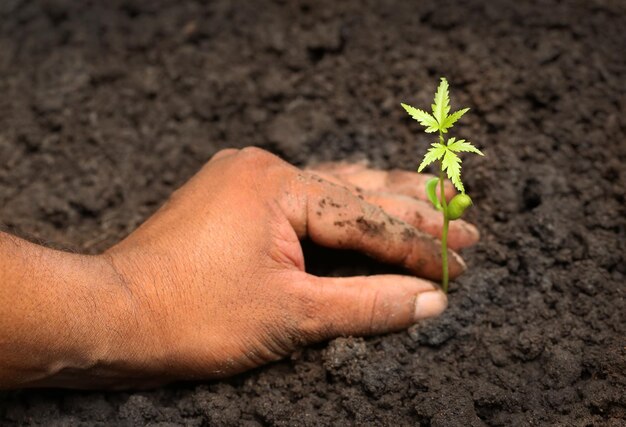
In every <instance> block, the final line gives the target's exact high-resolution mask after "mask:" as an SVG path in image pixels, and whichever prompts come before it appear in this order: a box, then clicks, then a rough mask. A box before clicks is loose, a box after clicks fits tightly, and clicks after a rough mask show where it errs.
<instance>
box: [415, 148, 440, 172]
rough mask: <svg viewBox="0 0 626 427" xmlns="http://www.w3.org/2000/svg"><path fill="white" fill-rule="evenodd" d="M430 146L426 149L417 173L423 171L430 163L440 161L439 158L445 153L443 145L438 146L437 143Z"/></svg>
mask: <svg viewBox="0 0 626 427" xmlns="http://www.w3.org/2000/svg"><path fill="white" fill-rule="evenodd" d="M431 145H432V147H431V148H429V149H428V151H427V152H426V154H425V155H424V160H422V163H420V166H419V168H417V171H418V172H421V171H423V170H424V168H425V167H426V166H428V165H429V164H431V163H432V162H434V161H436V160H441V158H442V157H443V155H444V154H445V153H446V151H447V150H446V146H445V145H443V144H439V143H438V142H436V143H434V144H431Z"/></svg>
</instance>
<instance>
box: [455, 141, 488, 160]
mask: <svg viewBox="0 0 626 427" xmlns="http://www.w3.org/2000/svg"><path fill="white" fill-rule="evenodd" d="M448 150H451V151H454V152H456V153H476V154H478V155H480V156H484V154H483V153H482V152H481V151H480V150H479V149H478V148H476V147H474V146H473V145H472V143H471V142H469V141H465V140H464V139H459V140H458V141H454V138H450V139H449V140H448Z"/></svg>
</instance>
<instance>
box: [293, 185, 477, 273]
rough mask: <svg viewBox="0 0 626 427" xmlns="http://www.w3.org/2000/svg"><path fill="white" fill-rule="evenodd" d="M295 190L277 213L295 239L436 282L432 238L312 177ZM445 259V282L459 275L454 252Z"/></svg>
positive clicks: (438, 269) (436, 248) (436, 251)
mask: <svg viewBox="0 0 626 427" xmlns="http://www.w3.org/2000/svg"><path fill="white" fill-rule="evenodd" d="M298 186H299V188H298V189H297V193H298V194H303V196H302V197H300V198H295V199H291V201H294V200H295V202H294V203H283V209H284V211H285V213H286V215H287V217H288V219H289V221H290V223H291V224H292V226H293V228H294V229H295V230H296V232H297V233H298V235H299V237H304V236H309V237H310V238H311V240H313V242H315V243H317V244H320V245H323V246H327V247H331V248H336V249H353V250H358V251H361V252H364V253H365V254H367V255H369V256H371V257H373V258H376V259H378V260H380V261H382V262H385V263H390V264H398V265H401V266H403V267H405V268H406V269H408V270H409V271H411V272H413V273H415V274H416V275H418V276H420V277H424V278H428V279H432V280H439V279H441V276H442V266H441V264H442V260H441V243H440V242H439V241H438V240H436V239H435V238H433V237H431V236H430V235H428V234H426V233H423V232H421V231H419V230H417V229H416V228H415V227H413V226H411V225H410V224H407V223H406V222H404V221H401V220H399V219H397V218H394V217H392V216H390V215H389V214H387V213H386V212H385V211H384V210H383V209H381V208H380V207H378V206H374V205H372V204H370V203H367V202H366V201H365V200H363V199H361V198H359V197H358V196H355V195H354V194H352V192H351V191H350V190H348V189H347V188H344V187H341V186H338V185H335V184H333V183H330V182H328V181H326V180H324V179H322V178H319V177H317V176H315V175H307V176H304V177H303V179H301V180H300V181H299V183H298ZM448 258H449V260H450V262H449V274H450V277H456V276H458V275H459V274H461V273H462V272H463V271H464V270H465V264H464V262H463V260H462V259H461V257H460V256H458V255H457V254H456V253H455V252H453V251H451V250H448Z"/></svg>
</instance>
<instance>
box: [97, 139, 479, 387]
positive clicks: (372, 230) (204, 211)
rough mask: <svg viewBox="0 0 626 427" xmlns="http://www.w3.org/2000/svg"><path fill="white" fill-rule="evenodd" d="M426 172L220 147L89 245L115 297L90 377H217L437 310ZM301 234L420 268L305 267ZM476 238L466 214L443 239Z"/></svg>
mask: <svg viewBox="0 0 626 427" xmlns="http://www.w3.org/2000/svg"><path fill="white" fill-rule="evenodd" d="M426 179H428V176H426V175H418V174H415V173H410V172H400V171H395V172H389V173H387V172H382V171H374V170H370V169H367V168H366V167H365V166H363V165H347V164H330V165H320V166H319V167H318V168H317V170H307V171H302V170H299V169H297V168H295V167H294V166H291V165H289V164H288V163H286V162H284V161H282V160H280V159H279V158H278V157H276V156H274V155H272V154H270V153H268V152H266V151H263V150H260V149H256V148H246V149H243V150H234V149H228V150H223V151H220V152H219V153H217V154H216V155H215V156H214V157H213V158H212V159H211V160H210V161H209V162H208V163H207V164H206V165H205V166H204V167H203V168H202V170H200V171H199V172H198V174H197V175H196V176H194V177H193V178H192V179H191V180H190V181H189V182H188V183H186V184H185V185H184V186H183V187H182V188H180V189H179V190H178V191H176V192H175V193H174V194H173V195H172V197H171V198H170V200H169V201H168V202H167V203H166V204H165V205H164V206H163V207H162V208H161V209H160V210H159V211H158V212H157V213H156V214H155V215H154V216H152V217H151V218H150V219H148V220H147V221H146V222H145V223H144V224H143V225H142V226H141V227H139V228H138V229H137V230H136V231H135V232H133V233H132V234H131V235H129V236H128V237H127V238H126V239H124V240H123V241H122V242H120V243H119V244H117V245H115V246H114V247H112V248H111V249H110V250H108V251H107V252H106V253H105V254H103V257H104V258H106V259H107V260H108V261H109V262H110V263H111V265H112V266H114V267H115V269H116V271H117V272H118V274H119V277H120V279H121V282H122V284H123V287H124V289H125V290H126V291H127V292H126V296H127V298H128V301H129V302H128V304H126V305H124V307H126V309H125V310H124V311H123V313H121V314H119V315H118V316H116V318H118V319H119V321H120V322H121V324H122V325H123V326H120V325H115V327H112V330H115V335H116V337H115V338H114V340H113V343H112V344H111V346H110V351H109V352H108V354H107V357H106V358H104V360H102V361H101V363H100V364H99V367H98V368H97V369H94V370H92V372H91V376H92V381H93V382H92V384H98V386H110V387H127V386H132V387H135V386H151V385H156V384H160V383H164V382H168V381H171V380H176V379H201V378H216V377H224V376H228V375H232V374H235V373H238V372H242V371H244V370H247V369H250V368H253V367H255V366H259V365H262V364H264V363H267V362H270V361H273V360H277V359H280V358H282V357H284V356H286V355H288V354H290V353H291V352H293V351H294V350H295V349H296V348H297V347H299V346H302V345H306V344H308V343H313V342H316V341H321V340H325V339H330V338H333V337H336V336H340V335H369V334H377V333H384V332H388V331H395V330H399V329H402V328H406V327H408V326H409V325H411V324H413V323H415V322H417V321H419V320H420V319H423V318H427V317H431V316H436V315H438V314H440V313H441V312H442V311H443V310H444V309H445V307H446V304H447V299H446V296H445V295H444V294H443V293H442V292H441V291H440V290H438V288H437V286H436V285H435V284H433V283H431V282H429V281H428V280H425V279H432V280H437V279H440V275H441V262H440V261H441V260H440V258H441V257H440V251H441V249H440V245H439V242H438V240H436V239H435V238H433V237H431V236H430V235H434V236H437V235H439V233H440V232H441V226H442V224H441V222H442V221H441V216H440V214H439V213H438V212H437V211H435V210H434V209H432V208H431V207H430V206H429V205H428V203H426V202H424V201H423V200H424V199H426V195H425V194H424V191H423V188H424V185H423V183H424V181H425V180H426ZM448 193H449V194H448V195H449V196H451V195H452V193H453V190H452V189H451V188H450V189H448ZM378 206H382V208H380V207H378ZM383 208H384V210H383ZM390 214H391V215H390ZM392 215H393V216H392ZM307 236H308V237H309V238H310V239H311V240H312V241H314V242H315V243H317V244H320V245H323V246H327V247H331V248H341V249H353V250H358V251H362V252H364V253H366V254H368V255H370V256H371V257H373V258H376V259H378V260H380V261H383V262H387V263H393V264H398V265H401V266H403V267H404V268H406V269H407V270H408V271H409V272H411V273H413V274H414V275H416V276H419V277H420V278H417V277H414V276H410V275H406V276H403V275H379V276H369V277H347V278H322V277H315V276H312V275H310V274H307V273H306V272H305V271H304V257H303V253H302V249H301V245H300V239H302V238H304V237H307ZM477 240H478V232H477V231H476V229H475V228H474V227H473V226H471V225H469V224H467V223H464V222H463V221H456V222H454V223H453V225H452V227H451V231H450V247H452V248H457V249H458V248H461V247H465V246H469V245H471V244H474V243H475V242H476V241H477ZM449 258H450V267H449V268H450V276H451V277H456V276H458V275H459V274H461V273H462V271H463V270H464V269H465V266H464V264H463V261H462V260H461V258H460V257H459V256H458V255H457V254H456V253H454V252H450V256H449Z"/></svg>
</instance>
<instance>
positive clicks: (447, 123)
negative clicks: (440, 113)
mask: <svg viewBox="0 0 626 427" xmlns="http://www.w3.org/2000/svg"><path fill="white" fill-rule="evenodd" d="M468 111H469V108H463V109H462V110H459V111H455V112H454V113H452V114H449V115H448V116H447V117H446V119H445V120H444V121H443V124H442V125H441V127H440V128H441V131H442V132H443V133H446V132H448V129H449V128H451V127H452V125H454V123H456V121H457V120H459V119H460V118H461V117H463V114H465V113H467V112H468Z"/></svg>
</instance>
